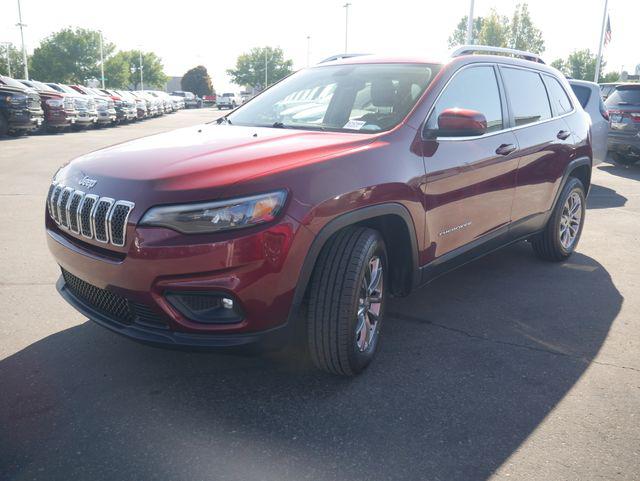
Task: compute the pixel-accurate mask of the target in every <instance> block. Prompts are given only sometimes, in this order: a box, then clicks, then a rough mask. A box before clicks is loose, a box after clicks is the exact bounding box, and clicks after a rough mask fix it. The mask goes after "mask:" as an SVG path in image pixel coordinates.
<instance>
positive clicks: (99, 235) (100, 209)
mask: <svg viewBox="0 0 640 481" xmlns="http://www.w3.org/2000/svg"><path fill="white" fill-rule="evenodd" d="M114 202H115V200H114V199H111V198H109V197H101V198H100V200H99V201H98V202H97V203H96V206H95V207H94V208H93V212H92V214H91V223H92V225H93V237H94V238H95V240H97V241H98V242H103V243H105V244H106V243H107V242H109V226H108V225H107V218H108V217H109V211H110V210H111V207H112V206H113V204H114Z"/></svg>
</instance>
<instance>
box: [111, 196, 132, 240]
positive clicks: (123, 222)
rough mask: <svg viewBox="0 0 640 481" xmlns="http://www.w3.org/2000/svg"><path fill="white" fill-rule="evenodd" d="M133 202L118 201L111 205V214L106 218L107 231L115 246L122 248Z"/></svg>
mask: <svg viewBox="0 0 640 481" xmlns="http://www.w3.org/2000/svg"><path fill="white" fill-rule="evenodd" d="M133 205H134V204H133V202H128V201H126V200H119V201H117V202H116V203H115V204H113V208H112V209H111V213H110V214H109V217H108V218H107V225H108V230H109V238H110V239H111V243H112V244H113V245H115V246H119V247H122V246H123V245H124V239H125V235H126V232H127V221H128V220H129V214H130V213H131V211H132V210H133Z"/></svg>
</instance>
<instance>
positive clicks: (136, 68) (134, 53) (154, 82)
mask: <svg viewBox="0 0 640 481" xmlns="http://www.w3.org/2000/svg"><path fill="white" fill-rule="evenodd" d="M104 76H105V78H106V81H105V83H106V84H107V85H108V86H109V87H111V88H121V89H128V88H131V89H133V90H138V89H139V88H140V50H125V51H120V52H117V53H116V54H115V55H113V56H111V57H109V58H108V59H107V60H106V61H105V63H104ZM142 77H143V82H144V87H145V88H152V87H155V88H161V87H162V86H164V84H165V83H166V82H167V76H166V75H165V74H164V71H163V66H162V60H161V59H160V57H158V56H157V55H156V54H155V53H153V52H143V53H142Z"/></svg>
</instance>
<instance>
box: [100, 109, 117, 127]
mask: <svg viewBox="0 0 640 481" xmlns="http://www.w3.org/2000/svg"><path fill="white" fill-rule="evenodd" d="M116 120H117V115H116V111H115V109H109V110H98V123H99V124H112V123H114V122H115V121H116Z"/></svg>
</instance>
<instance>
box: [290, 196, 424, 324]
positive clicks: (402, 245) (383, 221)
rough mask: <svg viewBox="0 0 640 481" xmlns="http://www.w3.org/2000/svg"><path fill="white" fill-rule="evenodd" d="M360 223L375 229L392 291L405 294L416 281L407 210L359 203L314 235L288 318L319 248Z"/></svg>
mask: <svg viewBox="0 0 640 481" xmlns="http://www.w3.org/2000/svg"><path fill="white" fill-rule="evenodd" d="M353 225H360V226H366V227H370V228H372V229H376V230H377V231H379V232H380V234H381V235H382V237H383V239H384V241H385V244H386V246H387V256H388V258H389V264H390V265H393V266H395V267H394V268H392V269H391V276H392V277H391V279H390V281H391V289H392V292H393V293H394V294H396V295H407V294H408V293H409V292H410V291H411V290H412V289H413V287H415V286H416V285H418V283H419V274H420V271H419V269H418V241H417V236H416V232H415V226H414V224H413V219H412V217H411V214H410V213H409V211H408V210H407V208H406V207H404V206H403V205H402V204H399V203H395V202H394V203H385V204H376V205H372V206H367V207H363V208H361V209H357V210H354V211H351V212H347V213H345V214H342V215H339V216H338V217H335V218H334V219H332V220H330V221H329V222H328V223H327V224H326V225H325V226H324V227H322V229H320V231H319V232H318V234H317V235H316V236H315V238H314V240H313V242H312V243H311V247H310V248H309V251H308V253H307V256H306V257H305V260H304V263H303V265H302V269H301V271H300V275H299V276H298V283H297V286H296V290H295V293H294V296H293V302H292V305H291V308H290V310H289V319H288V321H293V320H295V317H296V316H297V313H298V311H299V308H300V306H301V305H302V302H303V300H304V297H305V294H306V291H307V287H308V285H309V280H310V279H311V274H312V273H313V269H314V267H315V264H316V261H317V259H318V256H319V254H320V251H321V250H322V248H323V247H324V245H325V244H326V242H327V241H328V240H329V238H330V237H331V236H332V235H334V234H335V233H336V232H338V231H340V230H342V229H344V228H345V227H349V226H353Z"/></svg>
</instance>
